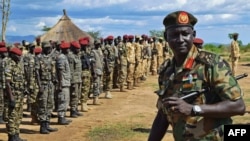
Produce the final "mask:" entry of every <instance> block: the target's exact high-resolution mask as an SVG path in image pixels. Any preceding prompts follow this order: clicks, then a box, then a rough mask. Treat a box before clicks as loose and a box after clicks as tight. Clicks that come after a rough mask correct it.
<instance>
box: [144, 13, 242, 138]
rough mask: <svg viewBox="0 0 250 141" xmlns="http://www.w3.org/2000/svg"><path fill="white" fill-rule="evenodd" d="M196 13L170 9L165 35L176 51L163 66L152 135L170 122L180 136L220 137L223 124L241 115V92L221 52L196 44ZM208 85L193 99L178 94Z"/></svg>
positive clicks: (157, 135)
mask: <svg viewBox="0 0 250 141" xmlns="http://www.w3.org/2000/svg"><path fill="white" fill-rule="evenodd" d="M196 22H197V19H196V18H195V17H194V16H193V15H191V14H190V13H187V12H185V11H176V12H173V13H170V14H169V15H167V16H166V17H165V19H164V21H163V24H164V25H165V33H164V37H165V39H166V40H167V41H168V43H169V46H170V48H171V49H172V51H173V53H174V57H173V59H169V60H167V61H165V62H164V63H163V65H162V66H161V69H160V70H159V79H158V80H159V87H160V90H159V91H158V95H159V99H158V103H157V107H158V113H157V116H156V118H155V120H154V122H153V125H152V129H151V133H150V136H149V139H148V140H149V141H160V140H161V139H162V138H163V136H164V134H165V133H166V131H167V128H168V125H169V124H171V125H172V129H173V136H174V138H175V140H176V141H185V140H189V141H222V140H223V132H224V131H223V130H224V128H223V126H224V125H225V124H232V119H231V117H232V116H235V115H243V114H244V113H245V104H244V101H243V99H242V95H243V92H242V90H241V88H240V86H239V84H238V82H237V80H236V79H235V78H234V77H233V76H232V75H231V69H230V66H229V64H228V62H226V61H225V60H224V59H223V58H222V57H221V56H219V55H217V54H214V53H211V52H206V51H203V50H198V49H197V48H196V47H195V46H194V45H193V38H194V36H195V31H194V29H193V26H194V25H195V24H196ZM202 89H207V91H205V92H203V93H202V94H201V95H199V96H197V97H194V98H193V99H184V100H183V99H181V98H180V97H182V96H184V95H186V94H188V93H190V92H193V91H201V90H202Z"/></svg>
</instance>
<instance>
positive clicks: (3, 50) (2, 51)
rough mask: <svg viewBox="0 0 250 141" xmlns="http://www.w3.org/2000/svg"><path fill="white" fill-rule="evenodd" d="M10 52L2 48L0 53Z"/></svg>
mask: <svg viewBox="0 0 250 141" xmlns="http://www.w3.org/2000/svg"><path fill="white" fill-rule="evenodd" d="M4 52H8V49H7V48H6V47H0V53H4Z"/></svg>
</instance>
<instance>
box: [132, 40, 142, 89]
mask: <svg viewBox="0 0 250 141" xmlns="http://www.w3.org/2000/svg"><path fill="white" fill-rule="evenodd" d="M140 39H141V37H140V36H138V35H137V36H135V42H134V44H133V45H134V48H135V72H134V87H139V82H140V80H139V79H140V77H141V75H140V74H141V69H142V68H141V62H142V48H141V44H140Z"/></svg>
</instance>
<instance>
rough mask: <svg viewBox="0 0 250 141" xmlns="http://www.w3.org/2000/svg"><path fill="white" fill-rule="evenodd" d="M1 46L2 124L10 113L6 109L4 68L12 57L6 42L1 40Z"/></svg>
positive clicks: (0, 121) (0, 97)
mask: <svg viewBox="0 0 250 141" xmlns="http://www.w3.org/2000/svg"><path fill="white" fill-rule="evenodd" d="M0 46H1V47H0V124H4V123H5V121H4V120H5V119H6V115H7V113H8V110H7V109H6V108H7V106H8V105H6V103H7V100H6V99H7V98H6V93H5V88H6V82H5V74H4V69H5V67H6V66H7V63H8V62H9V60H10V59H9V57H8V50H7V48H6V47H5V43H4V42H1V43H0Z"/></svg>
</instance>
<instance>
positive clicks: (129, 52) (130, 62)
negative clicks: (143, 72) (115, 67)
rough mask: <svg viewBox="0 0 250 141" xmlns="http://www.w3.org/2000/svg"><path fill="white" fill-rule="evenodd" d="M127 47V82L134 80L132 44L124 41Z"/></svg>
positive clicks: (133, 49)
mask: <svg viewBox="0 0 250 141" xmlns="http://www.w3.org/2000/svg"><path fill="white" fill-rule="evenodd" d="M126 48H127V60H128V73H127V82H128V83H133V82H134V72H135V48H134V45H133V44H132V43H130V42H128V43H126Z"/></svg>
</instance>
